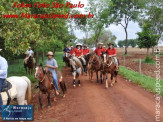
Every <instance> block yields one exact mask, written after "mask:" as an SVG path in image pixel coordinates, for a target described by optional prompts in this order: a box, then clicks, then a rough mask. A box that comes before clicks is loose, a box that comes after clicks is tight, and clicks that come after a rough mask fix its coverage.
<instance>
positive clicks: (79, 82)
mask: <svg viewBox="0 0 163 122" xmlns="http://www.w3.org/2000/svg"><path fill="white" fill-rule="evenodd" d="M78 85H79V86H80V74H79V77H78Z"/></svg>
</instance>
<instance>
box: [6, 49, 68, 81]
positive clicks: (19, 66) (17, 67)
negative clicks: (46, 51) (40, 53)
mask: <svg viewBox="0 0 163 122" xmlns="http://www.w3.org/2000/svg"><path fill="white" fill-rule="evenodd" d="M62 55H63V53H62V52H56V53H55V57H54V58H55V59H56V60H57V63H58V66H59V70H62V68H63V67H64V66H65V64H64V62H63V61H62ZM23 61H24V59H16V60H14V61H13V62H12V63H11V64H10V63H9V67H8V77H10V76H27V77H28V78H29V79H30V80H31V82H32V83H34V82H36V81H37V80H36V79H35V78H34V73H33V75H27V74H26V72H25V69H24V63H23ZM45 61H46V59H45ZM45 61H43V62H42V60H41V58H40V59H39V62H40V63H42V64H43V65H45ZM33 72H34V71H33Z"/></svg>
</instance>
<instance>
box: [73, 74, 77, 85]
mask: <svg viewBox="0 0 163 122" xmlns="http://www.w3.org/2000/svg"><path fill="white" fill-rule="evenodd" d="M73 76H74V77H73V86H74V87H75V86H76V85H75V84H76V81H75V79H76V72H73Z"/></svg>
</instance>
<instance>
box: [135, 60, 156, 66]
mask: <svg viewBox="0 0 163 122" xmlns="http://www.w3.org/2000/svg"><path fill="white" fill-rule="evenodd" d="M132 61H134V62H139V59H132ZM141 62H142V63H147V64H152V65H154V64H155V61H154V60H151V61H146V60H145V59H143V60H141Z"/></svg>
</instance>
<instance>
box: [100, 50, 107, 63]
mask: <svg viewBox="0 0 163 122" xmlns="http://www.w3.org/2000/svg"><path fill="white" fill-rule="evenodd" d="M101 57H102V60H103V62H104V63H106V61H107V54H106V53H105V52H102V55H101Z"/></svg>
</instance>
